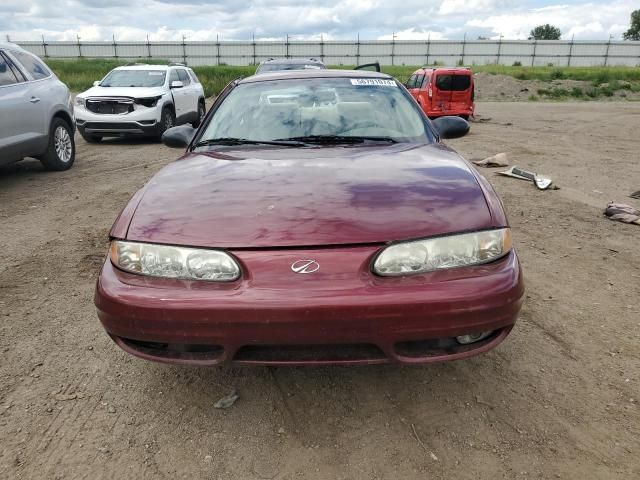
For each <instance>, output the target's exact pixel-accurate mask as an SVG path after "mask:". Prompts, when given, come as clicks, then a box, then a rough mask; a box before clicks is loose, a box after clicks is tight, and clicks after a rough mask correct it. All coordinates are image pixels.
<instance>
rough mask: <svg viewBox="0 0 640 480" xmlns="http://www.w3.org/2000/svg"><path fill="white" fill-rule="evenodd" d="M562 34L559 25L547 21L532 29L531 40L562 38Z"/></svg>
mask: <svg viewBox="0 0 640 480" xmlns="http://www.w3.org/2000/svg"><path fill="white" fill-rule="evenodd" d="M560 35H562V32H560V29H559V28H558V27H554V26H553V25H549V24H548V23H547V24H545V25H538V26H537V27H536V28H534V29H533V30H531V33H530V34H529V40H560Z"/></svg>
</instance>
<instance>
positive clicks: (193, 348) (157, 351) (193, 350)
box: [120, 337, 224, 360]
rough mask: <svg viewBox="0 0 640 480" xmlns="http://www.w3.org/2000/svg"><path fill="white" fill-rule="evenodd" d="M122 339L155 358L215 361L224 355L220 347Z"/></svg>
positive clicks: (130, 346) (133, 347)
mask: <svg viewBox="0 0 640 480" xmlns="http://www.w3.org/2000/svg"><path fill="white" fill-rule="evenodd" d="M120 339H121V340H122V341H123V342H124V344H125V345H127V346H128V347H129V348H131V349H133V350H136V351H138V352H140V353H144V354H147V355H152V356H154V357H164V358H174V359H180V360H215V359H216V358H219V357H221V356H222V354H223V353H224V348H223V347H222V346H220V345H204V344H190V343H161V342H147V341H142V340H132V339H130V338H122V337H120Z"/></svg>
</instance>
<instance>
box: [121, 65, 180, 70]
mask: <svg viewBox="0 0 640 480" xmlns="http://www.w3.org/2000/svg"><path fill="white" fill-rule="evenodd" d="M171 67H181V68H187V67H185V66H184V65H151V64H146V63H137V64H135V65H122V66H121V67H116V68H114V70H168V69H169V68H171Z"/></svg>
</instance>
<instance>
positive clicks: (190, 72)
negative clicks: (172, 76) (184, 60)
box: [187, 70, 200, 83]
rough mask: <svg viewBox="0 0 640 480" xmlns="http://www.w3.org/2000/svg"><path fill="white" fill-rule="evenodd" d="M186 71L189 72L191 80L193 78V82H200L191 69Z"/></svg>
mask: <svg viewBox="0 0 640 480" xmlns="http://www.w3.org/2000/svg"><path fill="white" fill-rule="evenodd" d="M187 72H189V75H190V76H191V80H193V83H200V80H198V77H196V72H194V71H193V70H187Z"/></svg>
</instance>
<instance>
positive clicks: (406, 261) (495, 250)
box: [373, 228, 512, 277]
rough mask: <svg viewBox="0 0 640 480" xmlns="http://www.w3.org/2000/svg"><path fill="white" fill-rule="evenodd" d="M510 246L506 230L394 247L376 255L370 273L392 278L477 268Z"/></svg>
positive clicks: (502, 253)
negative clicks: (454, 269) (446, 269)
mask: <svg viewBox="0 0 640 480" xmlns="http://www.w3.org/2000/svg"><path fill="white" fill-rule="evenodd" d="M511 246H512V242H511V230H510V229H509V228H502V229H499V230H485V231H482V232H473V233H462V234H459V235H449V236H446V237H436V238H428V239H426V240H417V241H413V242H405V243H398V244H396V245H391V246H389V247H387V248H385V249H384V250H383V251H382V253H380V254H379V255H378V257H377V258H376V260H375V262H374V264H373V271H374V273H376V274H378V275H382V276H385V277H393V276H399V275H411V274H416V273H424V272H431V271H434V270H441V269H445V268H456V267H464V266H468V265H478V264H481V263H487V262H491V261H493V260H496V259H498V258H500V257H502V256H504V255H506V254H507V252H509V250H511Z"/></svg>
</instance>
